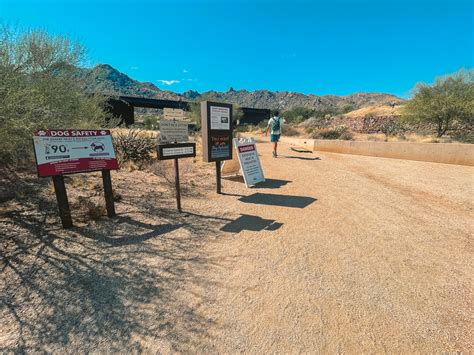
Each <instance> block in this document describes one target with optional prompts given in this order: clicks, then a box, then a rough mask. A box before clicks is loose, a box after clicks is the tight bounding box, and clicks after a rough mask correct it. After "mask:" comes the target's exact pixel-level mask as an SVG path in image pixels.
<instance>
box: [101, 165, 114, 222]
mask: <svg viewBox="0 0 474 355" xmlns="http://www.w3.org/2000/svg"><path fill="white" fill-rule="evenodd" d="M102 182H103V184H104V196H105V207H106V208H107V216H108V217H109V218H112V217H115V204H114V194H113V192H112V179H111V178H110V170H102Z"/></svg>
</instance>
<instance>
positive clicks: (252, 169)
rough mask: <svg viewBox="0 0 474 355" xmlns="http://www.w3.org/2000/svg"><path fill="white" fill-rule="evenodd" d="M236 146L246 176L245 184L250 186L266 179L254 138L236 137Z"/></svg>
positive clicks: (243, 173)
mask: <svg viewBox="0 0 474 355" xmlns="http://www.w3.org/2000/svg"><path fill="white" fill-rule="evenodd" d="M234 146H235V147H236V148H237V153H238V154H237V156H238V157H239V163H240V168H241V171H242V175H243V176H244V181H245V185H246V186H247V187H249V186H253V185H255V184H257V183H259V182H263V181H265V177H264V176H263V170H262V166H261V165H260V159H259V157H258V153H257V147H256V145H255V140H254V139H253V138H249V139H236V138H234Z"/></svg>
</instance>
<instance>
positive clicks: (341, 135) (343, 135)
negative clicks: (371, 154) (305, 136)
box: [311, 126, 353, 140]
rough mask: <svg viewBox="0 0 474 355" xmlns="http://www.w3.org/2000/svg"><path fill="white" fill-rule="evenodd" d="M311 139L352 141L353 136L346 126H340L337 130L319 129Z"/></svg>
mask: <svg viewBox="0 0 474 355" xmlns="http://www.w3.org/2000/svg"><path fill="white" fill-rule="evenodd" d="M311 138H314V139H342V140H351V139H352V138H353V136H352V133H351V132H350V131H349V129H348V128H347V127H346V126H338V127H335V128H321V129H318V130H317V131H314V132H313V134H312V136H311Z"/></svg>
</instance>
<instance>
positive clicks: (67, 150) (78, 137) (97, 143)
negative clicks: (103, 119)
mask: <svg viewBox="0 0 474 355" xmlns="http://www.w3.org/2000/svg"><path fill="white" fill-rule="evenodd" d="M33 143H34V147H35V156H36V165H37V169H38V176H40V177H46V176H54V175H62V174H72V173H80V172H88V171H98V170H115V169H118V163H117V158H116V156H115V151H114V146H113V144H112V136H111V134H110V131H109V130H82V129H67V130H37V131H36V132H35V133H34V136H33Z"/></svg>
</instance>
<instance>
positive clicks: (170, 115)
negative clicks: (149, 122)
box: [163, 107, 184, 120]
mask: <svg viewBox="0 0 474 355" xmlns="http://www.w3.org/2000/svg"><path fill="white" fill-rule="evenodd" d="M163 115H164V117H165V120H173V119H174V120H183V119H184V111H183V110H181V109H179V108H168V107H165V108H164V109H163Z"/></svg>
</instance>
